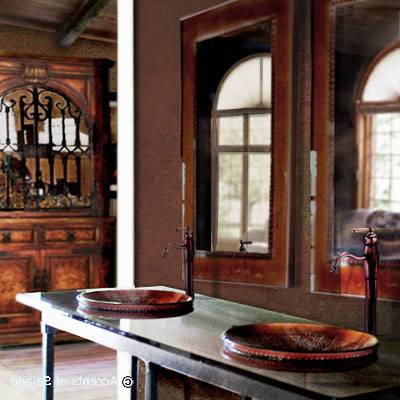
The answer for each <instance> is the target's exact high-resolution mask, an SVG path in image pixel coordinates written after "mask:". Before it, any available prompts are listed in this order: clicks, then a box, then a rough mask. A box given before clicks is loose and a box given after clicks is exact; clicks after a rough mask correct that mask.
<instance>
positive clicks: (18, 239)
mask: <svg viewBox="0 0 400 400" xmlns="http://www.w3.org/2000/svg"><path fill="white" fill-rule="evenodd" d="M34 238H35V236H34V232H33V230H32V229H0V244H8V243H17V244H19V243H33V242H34Z"/></svg>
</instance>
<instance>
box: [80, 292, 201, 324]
mask: <svg viewBox="0 0 400 400" xmlns="http://www.w3.org/2000/svg"><path fill="white" fill-rule="evenodd" d="M77 299H78V302H79V308H80V309H82V310H84V311H89V312H90V311H93V312H103V313H107V312H110V313H127V314H138V315H144V316H147V317H148V316H152V317H155V318H156V317H166V316H176V315H183V314H187V313H189V312H191V311H193V299H192V298H191V297H189V296H187V295H186V294H184V293H181V292H175V291H167V290H154V289H104V290H87V291H85V292H82V293H80V294H79V295H78V296H77Z"/></svg>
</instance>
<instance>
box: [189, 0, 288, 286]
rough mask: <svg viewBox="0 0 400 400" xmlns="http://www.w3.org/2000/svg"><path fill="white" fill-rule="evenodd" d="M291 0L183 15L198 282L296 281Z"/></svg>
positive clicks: (257, 0)
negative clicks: (292, 266)
mask: <svg viewBox="0 0 400 400" xmlns="http://www.w3.org/2000/svg"><path fill="white" fill-rule="evenodd" d="M291 3H292V2H291V1H286V0H285V1H276V0H267V1H265V0H238V1H235V2H231V3H229V4H226V5H223V6H220V7H217V8H214V9H210V10H207V11H205V12H203V13H201V14H198V15H196V16H194V17H189V18H186V19H184V20H183V22H182V35H183V37H182V38H183V76H182V79H183V108H182V113H183V114H182V115H183V118H182V120H183V165H184V187H185V190H184V219H185V224H186V225H189V226H191V227H193V229H194V231H195V234H196V235H195V237H196V259H195V271H196V277H197V278H198V279H207V280H219V281H238V282H247V283H259V284H276V285H287V284H288V272H287V270H288V249H289V239H288V238H289V236H290V234H289V207H290V204H289V203H290V202H289V199H290V190H289V189H290V187H289V185H290V117H291V113H290V109H291V27H292V10H291V6H292V4H291Z"/></svg>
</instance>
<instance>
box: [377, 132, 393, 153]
mask: <svg viewBox="0 0 400 400" xmlns="http://www.w3.org/2000/svg"><path fill="white" fill-rule="evenodd" d="M375 151H376V153H381V154H387V153H389V151H390V135H389V134H387V133H379V132H376V134H375Z"/></svg>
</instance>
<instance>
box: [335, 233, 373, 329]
mask: <svg viewBox="0 0 400 400" xmlns="http://www.w3.org/2000/svg"><path fill="white" fill-rule="evenodd" d="M363 231H365V229H364V228H362V229H353V232H354V233H361V232H363ZM344 258H351V259H353V260H356V261H363V265H364V278H365V299H364V330H365V331H366V332H368V333H372V334H374V335H375V334H376V302H377V279H378V269H379V251H378V237H377V235H376V233H375V231H374V230H373V229H372V228H368V231H367V233H366V235H365V236H364V256H356V255H354V254H351V253H348V252H344V253H342V254H340V255H339V256H338V257H337V258H336V259H335V261H334V263H333V264H332V266H331V272H338V271H339V267H340V264H341V262H342V260H343V259H344Z"/></svg>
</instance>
